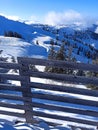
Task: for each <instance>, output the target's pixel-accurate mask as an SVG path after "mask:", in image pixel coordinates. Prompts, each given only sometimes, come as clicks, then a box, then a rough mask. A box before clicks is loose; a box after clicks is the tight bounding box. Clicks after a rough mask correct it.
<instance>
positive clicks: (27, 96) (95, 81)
mask: <svg viewBox="0 0 98 130" xmlns="http://www.w3.org/2000/svg"><path fill="white" fill-rule="evenodd" d="M39 66H42V67H44V69H43V70H41V71H40V69H39ZM45 67H51V68H56V69H57V68H59V69H61V68H62V69H64V70H65V69H71V70H73V71H75V72H77V71H84V72H85V73H88V72H90V73H92V72H93V73H95V74H97V73H98V66H97V65H91V64H85V63H73V62H67V61H56V60H46V59H35V58H24V57H18V60H17V63H8V62H7V63H6V62H3V61H1V62H0V68H1V69H7V73H1V72H2V71H1V72H0V81H1V83H0V114H4V115H10V116H16V117H21V118H24V119H25V120H26V122H28V123H34V122H35V121H34V120H35V119H36V117H38V119H39V121H40V120H45V119H46V118H47V119H48V120H46V122H48V123H49V124H54V122H53V119H54V120H57V122H55V124H56V123H57V124H62V121H64V122H67V121H68V123H69V122H70V121H71V122H74V123H77V124H79V123H80V124H87V125H92V126H98V99H97V97H98V91H97V90H91V89H86V88H80V86H81V85H89V84H92V85H98V78H97V77H96V75H93V76H85V75H75V74H72V73H70V74H66V73H58V72H56V71H55V72H48V71H45ZM10 70H17V72H16V73H13V74H12V73H8V72H9V71H10ZM13 80H14V81H18V82H19V84H20V85H16V84H12V82H11V83H10V82H9V81H13ZM77 85H78V86H77ZM2 108H5V109H2ZM10 109H11V111H10Z"/></svg>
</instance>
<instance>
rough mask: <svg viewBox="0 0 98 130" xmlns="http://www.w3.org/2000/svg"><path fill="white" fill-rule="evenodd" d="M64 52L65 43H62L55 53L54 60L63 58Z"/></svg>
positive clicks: (64, 57)
mask: <svg viewBox="0 0 98 130" xmlns="http://www.w3.org/2000/svg"><path fill="white" fill-rule="evenodd" d="M65 59H66V53H65V44H64V43H63V44H62V45H61V47H60V49H59V50H58V52H57V54H56V60H65Z"/></svg>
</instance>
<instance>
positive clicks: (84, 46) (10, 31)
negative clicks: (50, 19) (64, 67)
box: [0, 16, 98, 62]
mask: <svg viewBox="0 0 98 130" xmlns="http://www.w3.org/2000/svg"><path fill="white" fill-rule="evenodd" d="M16 34H18V35H21V38H17V36H16ZM51 40H53V41H54V47H55V49H56V50H57V49H59V48H60V46H61V44H62V43H65V47H66V50H69V48H70V47H71V48H72V54H71V56H72V57H75V58H76V59H77V60H78V61H81V62H88V61H91V60H92V59H95V58H96V57H97V55H98V25H95V24H94V25H92V26H91V27H89V28H86V27H83V26H80V25H77V24H73V25H70V26H69V25H59V26H48V25H43V24H32V25H28V24H26V23H25V22H19V21H13V20H9V19H7V18H5V17H3V16H0V55H1V56H2V57H12V56H14V57H17V56H28V57H41V58H47V56H48V52H49V50H50V47H51V44H50V41H51Z"/></svg>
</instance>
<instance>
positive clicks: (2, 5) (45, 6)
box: [0, 0, 98, 23]
mask: <svg viewBox="0 0 98 130" xmlns="http://www.w3.org/2000/svg"><path fill="white" fill-rule="evenodd" d="M0 14H3V15H5V16H8V17H9V18H13V19H18V18H21V19H27V20H32V21H41V22H45V21H46V22H48V20H50V21H49V22H52V19H53V23H55V22H56V23H59V22H60V21H63V22H65V18H64V17H66V18H67V19H69V20H72V21H73V19H74V17H75V19H76V20H77V19H78V18H79V20H80V19H82V20H83V18H84V17H88V18H90V20H91V19H93V18H98V0H0ZM68 15H69V16H68ZM71 18H72V19H71ZM58 19H60V20H58ZM69 20H68V21H69ZM68 21H67V22H68Z"/></svg>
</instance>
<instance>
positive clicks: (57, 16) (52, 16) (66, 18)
mask: <svg viewBox="0 0 98 130" xmlns="http://www.w3.org/2000/svg"><path fill="white" fill-rule="evenodd" d="M81 21H83V17H82V15H81V14H80V13H78V12H76V11H74V10H68V11H66V12H63V13H59V12H54V11H52V12H49V13H48V14H47V15H46V16H45V23H46V24H50V25H56V24H69V23H75V22H78V23H79V22H81Z"/></svg>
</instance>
